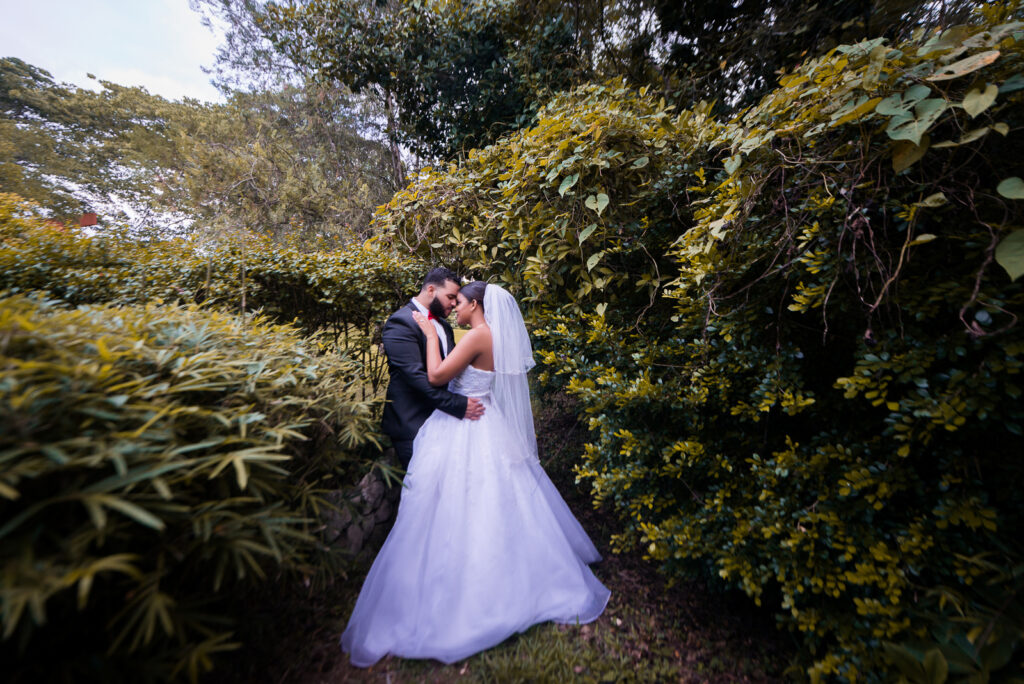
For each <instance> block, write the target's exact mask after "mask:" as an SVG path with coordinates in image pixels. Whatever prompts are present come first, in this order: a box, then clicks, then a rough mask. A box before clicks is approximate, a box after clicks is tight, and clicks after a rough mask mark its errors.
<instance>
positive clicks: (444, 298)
mask: <svg viewBox="0 0 1024 684" xmlns="http://www.w3.org/2000/svg"><path fill="white" fill-rule="evenodd" d="M458 295H459V284H458V283H456V282H453V281H451V280H446V281H445V283H444V287H435V288H434V298H433V299H432V300H431V302H430V306H429V307H427V308H429V309H430V313H432V314H434V318H448V314H450V313H451V312H452V309H453V308H455V300H456V298H457V297H458Z"/></svg>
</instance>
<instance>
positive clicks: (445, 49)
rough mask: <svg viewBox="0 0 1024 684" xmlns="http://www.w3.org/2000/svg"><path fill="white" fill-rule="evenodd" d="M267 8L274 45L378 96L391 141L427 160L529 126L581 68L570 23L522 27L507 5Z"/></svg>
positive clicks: (351, 1) (404, 1) (334, 3)
mask: <svg viewBox="0 0 1024 684" xmlns="http://www.w3.org/2000/svg"><path fill="white" fill-rule="evenodd" d="M266 7H267V9H266V13H265V15H264V16H263V17H262V18H261V21H262V22H263V24H264V25H265V26H267V27H268V31H269V35H270V36H271V37H272V39H273V40H274V42H275V44H276V45H278V46H279V47H280V48H281V49H282V50H284V51H285V52H286V53H287V54H288V55H289V56H290V57H291V58H292V59H293V60H294V61H296V62H303V63H305V64H307V65H309V66H310V67H311V68H313V69H314V70H315V71H316V73H317V75H318V77H319V78H320V79H321V80H325V81H328V82H336V83H342V84H344V85H345V86H347V87H349V88H351V89H352V90H353V91H355V92H367V91H369V92H374V93H376V94H377V96H378V97H379V98H380V99H381V100H382V101H383V102H384V103H385V111H386V115H387V117H388V127H387V130H388V135H389V138H390V140H391V141H392V143H399V144H401V145H403V146H405V147H407V148H408V149H410V150H411V151H412V152H414V153H415V154H417V155H420V156H423V157H426V158H446V157H451V156H453V155H455V154H456V153H458V152H459V151H460V150H467V149H469V148H473V147H483V146H485V145H487V144H488V143H490V142H492V141H493V140H495V139H497V138H498V137H500V136H501V135H503V134H505V133H507V132H509V131H511V130H515V129H516V128H518V127H520V126H522V125H524V124H526V123H528V122H529V121H530V120H532V115H533V112H534V111H535V110H536V107H537V106H538V101H539V99H538V97H536V93H537V92H543V91H546V90H549V89H552V88H554V89H558V88H561V87H563V86H564V85H566V84H571V83H572V82H574V81H575V80H576V79H577V76H578V72H579V70H580V69H581V67H582V66H583V65H582V62H581V60H580V55H579V54H578V52H577V50H576V49H575V43H574V40H573V35H572V26H571V25H570V24H569V23H567V22H565V21H562V20H561V19H560V18H557V17H556V18H554V19H553V20H551V21H546V22H545V23H544V24H543V26H540V25H535V24H533V23H528V24H524V23H522V20H523V19H524V17H525V15H523V14H522V13H521V12H520V11H519V7H518V6H517V5H515V4H514V3H510V2H502V1H500V0H493V1H483V2H473V1H465V2H421V1H419V0H391V1H390V2H373V1H372V0H309V2H304V3H301V4H294V3H292V4H288V5H283V4H278V3H268V4H267V6H266ZM548 18H550V17H547V16H546V15H545V19H548ZM534 29H539V30H534Z"/></svg>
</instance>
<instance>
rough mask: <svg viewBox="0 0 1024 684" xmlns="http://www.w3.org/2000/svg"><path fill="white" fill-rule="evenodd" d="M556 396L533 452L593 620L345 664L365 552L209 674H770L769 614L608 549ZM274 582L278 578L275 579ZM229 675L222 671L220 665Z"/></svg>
mask: <svg viewBox="0 0 1024 684" xmlns="http://www.w3.org/2000/svg"><path fill="white" fill-rule="evenodd" d="M567 401H568V400H567V399H565V398H564V397H560V398H555V399H549V400H548V401H546V402H543V403H542V404H540V405H539V406H538V411H537V416H538V420H537V428H538V430H537V431H538V437H539V444H540V447H541V450H542V454H541V458H542V461H543V462H544V464H545V468H546V469H547V471H548V473H549V474H550V475H551V478H552V480H554V482H555V484H556V485H557V486H558V488H559V491H560V492H561V493H562V495H563V496H564V497H565V499H566V501H567V502H568V503H569V506H570V508H572V510H573V511H574V512H575V513H576V515H577V517H578V518H579V519H580V522H581V523H582V524H583V526H584V528H586V529H587V531H588V533H590V535H591V537H592V538H593V540H594V543H595V544H597V546H598V548H599V550H600V551H601V552H602V554H604V556H605V558H604V560H603V561H602V562H601V563H598V564H596V565H594V566H593V569H594V572H595V574H596V575H597V576H598V577H599V578H600V579H601V581H602V582H604V583H605V585H606V586H608V588H609V589H611V591H612V597H611V600H610V602H609V604H608V607H607V609H606V610H605V612H604V614H603V615H602V616H601V617H600V618H599V619H598V620H597V621H595V622H594V623H591V624H589V625H583V626H566V625H555V624H552V623H546V624H541V625H535V626H534V627H532V628H531V629H529V630H527V631H526V632H525V633H523V634H519V635H516V636H514V637H512V638H510V639H508V640H506V641H505V642H504V643H502V644H500V645H498V646H496V647H495V648H492V649H490V650H488V651H485V652H483V653H479V654H477V655H475V656H473V657H471V658H467V659H466V660H464V661H461V662H458V663H455V664H452V665H444V664H442V663H439V662H436V661H422V660H402V659H398V658H385V659H384V660H382V661H381V662H379V663H377V664H376V665H374V666H373V667H371V668H367V669H361V668H355V667H352V666H351V665H349V663H348V656H346V655H345V654H344V653H342V652H341V650H340V649H339V647H338V638H339V636H340V634H341V632H342V631H343V630H344V628H345V624H346V622H347V620H348V616H349V614H350V613H351V610H352V607H353V605H354V604H355V599H356V596H357V595H358V591H359V587H360V585H361V584H362V579H363V576H364V575H365V572H366V570H367V569H368V561H367V562H366V563H364V564H363V565H362V566H360V567H358V568H357V569H356V570H354V571H353V572H352V574H351V575H350V576H349V577H348V578H347V579H341V578H339V581H338V582H336V583H335V585H334V586H332V587H329V588H328V589H326V590H323V591H312V590H310V589H307V588H304V587H292V588H290V589H287V590H284V591H278V593H277V595H276V596H268V597H267V598H268V600H267V601H266V603H265V604H264V605H262V606H259V607H258V609H257V610H258V614H255V615H253V616H252V617H251V618H250V620H251V621H252V622H250V624H257V625H262V626H263V633H262V634H261V635H258V636H256V640H255V641H253V638H252V637H251V636H246V635H240V636H243V638H244V639H245V640H246V642H247V643H250V644H252V645H251V646H250V647H248V648H246V649H244V650H243V651H241V652H239V653H238V654H237V655H236V656H235V657H234V658H233V659H232V660H234V661H236V662H234V664H233V665H231V664H228V666H227V667H225V668H218V671H217V672H215V673H214V674H215V675H218V673H220V674H219V675H218V676H217V679H218V684H233V682H235V681H237V682H275V683H276V682H281V683H284V682H288V683H291V682H295V683H298V684H334V683H336V682H388V683H393V684H399V683H403V682H451V681H460V682H503V683H505V682H507V683H509V684H512V683H515V682H565V681H578V682H619V681H640V682H773V681H779V680H781V679H782V678H783V675H782V672H783V670H784V669H785V668H786V667H787V665H788V664H789V661H790V655H791V653H792V646H791V644H790V643H789V642H787V641H786V636H785V635H784V634H782V633H780V632H778V631H777V630H776V629H775V626H774V622H773V620H772V619H771V617H770V616H769V615H768V614H767V613H764V612H759V611H758V610H757V609H756V608H755V607H754V606H753V604H752V603H751V602H749V601H748V600H747V599H746V598H745V597H743V596H737V595H733V594H724V593H722V592H720V591H717V590H713V589H711V588H709V587H707V586H704V585H703V584H701V583H699V582H693V583H689V584H682V583H677V584H675V585H674V586H669V585H668V584H667V583H666V581H665V579H664V578H663V577H662V576H661V575H660V574H659V573H658V572H657V570H656V568H655V567H654V566H653V565H651V564H650V563H649V562H647V561H644V560H643V559H642V558H641V557H640V555H639V554H634V553H625V554H613V553H611V552H610V551H609V548H608V539H609V537H610V535H611V534H612V532H613V531H614V530H615V529H616V521H615V519H614V517H613V516H612V515H611V514H610V512H609V511H607V510H601V509H596V510H595V509H594V508H593V506H592V505H591V504H590V500H589V497H588V495H587V492H586V491H585V490H584V489H583V488H581V487H580V486H578V485H576V483H575V477H574V475H573V474H572V462H573V459H574V458H575V457H576V455H578V454H579V453H580V451H581V450H582V442H583V440H584V438H585V435H584V434H583V429H582V428H580V427H579V426H578V425H577V423H576V421H575V419H574V418H573V417H572V412H571V410H569V409H570V408H571V407H570V406H568V405H567ZM279 589H280V588H279ZM225 670H227V671H231V672H232V675H233V676H232V677H230V678H228V681H225V677H224V676H223V675H224V671H225Z"/></svg>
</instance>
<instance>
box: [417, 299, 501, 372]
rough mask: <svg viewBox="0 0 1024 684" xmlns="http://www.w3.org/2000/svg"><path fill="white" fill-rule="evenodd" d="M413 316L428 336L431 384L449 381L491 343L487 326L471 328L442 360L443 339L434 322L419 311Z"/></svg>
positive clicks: (428, 367) (428, 363) (428, 365)
mask: <svg viewBox="0 0 1024 684" xmlns="http://www.w3.org/2000/svg"><path fill="white" fill-rule="evenodd" d="M412 317H413V318H414V319H416V323H417V324H419V326H420V329H421V330H422V331H423V334H424V335H426V336H427V380H428V381H429V382H430V384H431V385H434V386H440V385H444V384H445V383H447V382H448V381H449V380H451V379H452V378H454V377H455V376H456V375H458V374H459V373H461V372H462V371H463V369H464V368H465V367H466V366H468V365H469V364H471V363H473V361H474V360H475V359H476V357H477V356H479V355H480V352H482V351H484V349H485V348H486V345H487V344H489V343H490V331H489V330H487V328H486V327H481V328H479V329H477V330H470V331H469V332H467V333H466V334H465V335H464V336H463V338H462V340H461V341H460V342H459V343H458V344H457V345H455V348H454V349H453V350H452V351H451V353H450V354H448V356H446V357H445V358H444V360H441V341H440V340H439V339H438V337H437V329H436V328H435V327H434V324H433V323H431V322H430V321H429V320H427V317H426V316H424V315H423V314H421V313H419V312H418V311H416V312H413V314H412Z"/></svg>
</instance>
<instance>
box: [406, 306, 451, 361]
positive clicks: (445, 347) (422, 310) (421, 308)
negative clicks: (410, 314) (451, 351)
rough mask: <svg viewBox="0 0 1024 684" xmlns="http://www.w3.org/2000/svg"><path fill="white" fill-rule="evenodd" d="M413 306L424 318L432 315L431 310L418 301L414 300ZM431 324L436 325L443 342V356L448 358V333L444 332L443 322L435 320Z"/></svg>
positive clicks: (438, 336) (439, 337) (438, 335)
mask: <svg viewBox="0 0 1024 684" xmlns="http://www.w3.org/2000/svg"><path fill="white" fill-rule="evenodd" d="M412 304H413V306H415V307H416V308H417V309H418V310H419V312H420V313H421V314H423V315H424V316H429V315H430V310H429V309H427V307H425V306H423V305H422V304H420V302H419V300H418V299H413V300H412ZM430 322H431V323H433V324H434V328H435V329H436V330H437V338H438V339H439V340H440V341H441V356H442V357H444V356H448V333H446V332H445V331H444V326H442V325H441V321H439V320H437V319H436V318H434V319H432V320H431V321H430Z"/></svg>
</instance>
